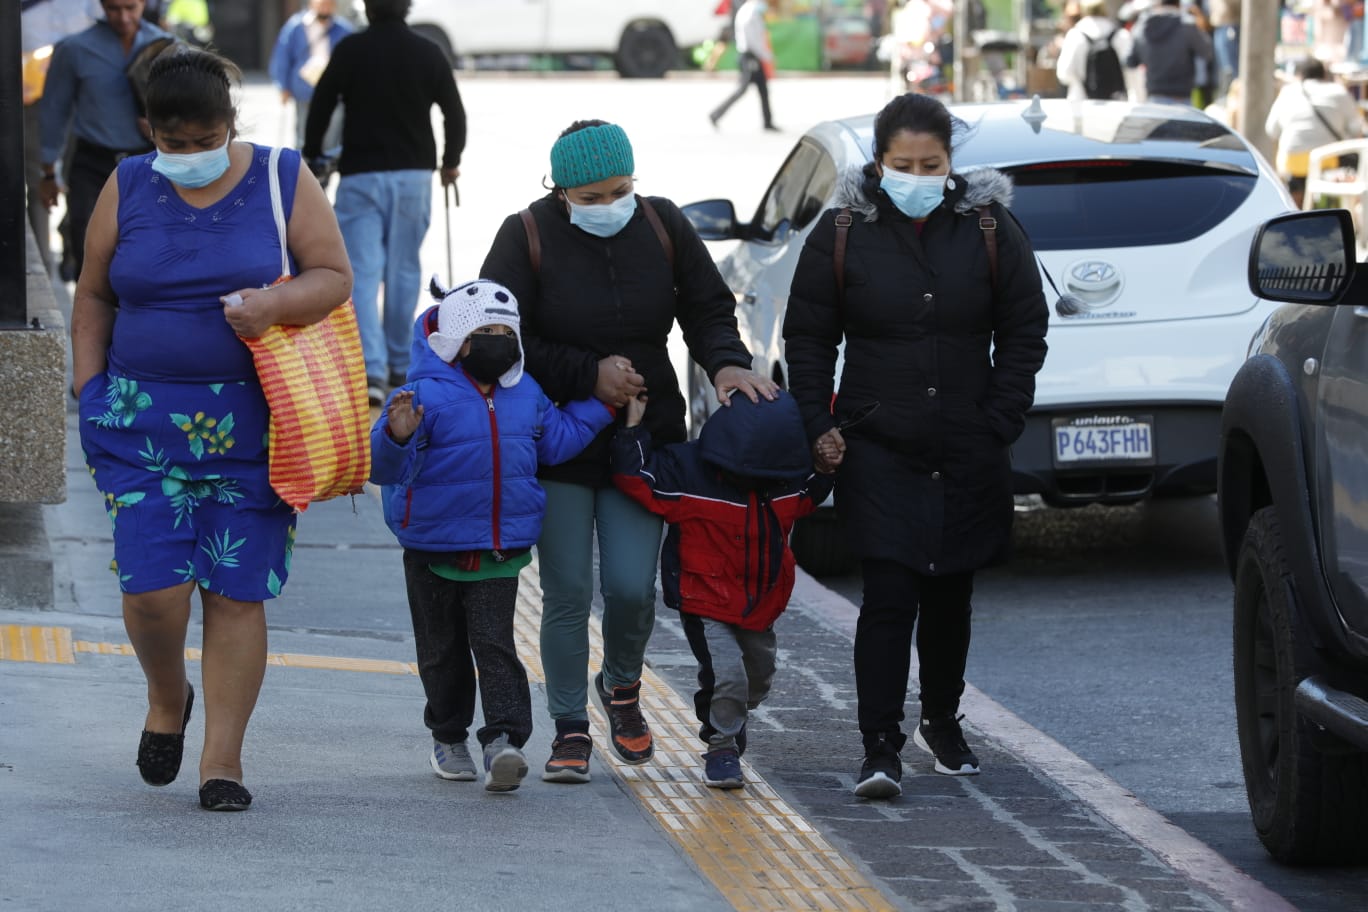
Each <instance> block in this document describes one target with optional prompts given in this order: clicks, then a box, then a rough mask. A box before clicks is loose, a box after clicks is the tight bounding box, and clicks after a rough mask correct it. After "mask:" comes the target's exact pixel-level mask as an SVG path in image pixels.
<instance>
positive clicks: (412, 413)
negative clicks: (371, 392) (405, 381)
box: [385, 390, 423, 446]
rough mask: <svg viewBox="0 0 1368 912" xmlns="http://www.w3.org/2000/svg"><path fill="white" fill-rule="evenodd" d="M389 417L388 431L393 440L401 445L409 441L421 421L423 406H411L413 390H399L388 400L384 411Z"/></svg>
mask: <svg viewBox="0 0 1368 912" xmlns="http://www.w3.org/2000/svg"><path fill="white" fill-rule="evenodd" d="M385 414H386V417H388V418H389V433H390V436H391V437H393V438H394V442H395V443H397V444H399V445H401V446H402V445H403V444H406V443H408V442H409V438H410V437H412V436H413V432H414V431H416V430H418V425H420V424H422V423H423V407H422V406H421V405H420V406H418V408H417V409H414V407H413V390H401V391H400V392H397V393H395V394H394V398H393V399H391V400H390V404H389V409H388V411H387V412H386V413H385Z"/></svg>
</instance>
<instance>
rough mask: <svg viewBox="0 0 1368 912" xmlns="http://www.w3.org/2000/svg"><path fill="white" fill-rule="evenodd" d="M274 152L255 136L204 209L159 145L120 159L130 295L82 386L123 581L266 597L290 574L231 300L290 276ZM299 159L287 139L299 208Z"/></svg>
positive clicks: (119, 260)
mask: <svg viewBox="0 0 1368 912" xmlns="http://www.w3.org/2000/svg"><path fill="white" fill-rule="evenodd" d="M269 151H270V150H269V149H267V148H263V147H261V146H255V147H254V155H253V159H252V164H251V167H250V168H249V169H248V171H247V173H246V175H244V176H243V178H242V180H241V181H240V182H239V183H238V184H237V186H236V187H234V188H233V190H232V191H231V192H229V193H228V195H227V196H225V197H224V198H223V199H222V200H220V201H219V202H218V203H215V204H214V205H212V206H210V207H208V208H205V209H196V208H194V207H192V206H190V205H188V204H187V203H186V202H185V201H184V200H182V199H181V198H180V196H179V195H178V194H177V193H176V190H175V188H173V187H172V186H171V185H170V183H169V182H168V181H167V180H166V179H165V178H164V177H162V176H161V175H159V174H157V173H156V172H155V171H153V170H152V167H151V162H152V159H153V157H154V154H155V153H153V154H149V155H142V156H136V157H132V158H127V159H124V160H123V161H122V162H121V163H120V164H119V168H118V184H119V211H118V221H119V237H118V241H117V244H116V246H115V250H114V257H113V260H112V261H111V263H110V268H109V280H110V285H111V286H112V288H113V289H114V292H115V294H116V295H117V296H118V302H119V307H118V312H117V314H116V316H115V319H114V328H113V336H112V339H111V342H110V347H109V352H108V370H107V371H106V373H105V374H103V375H96V376H95V377H93V378H92V379H91V380H90V382H89V383H87V384H86V385H85V386H84V387H82V389H81V396H80V405H79V414H80V419H81V420H80V426H81V447H82V449H83V450H84V451H85V458H86V465H87V466H88V467H89V468H90V473H91V475H92V476H93V477H94V479H95V485H96V487H97V488H99V490H100V492H101V493H102V494H103V495H104V499H105V509H106V510H107V511H108V513H109V520H110V523H111V525H112V527H113V531H114V562H113V564H112V565H111V568H112V569H113V570H114V573H115V574H116V576H117V577H118V580H119V586H120V588H121V589H122V590H123V591H124V592H129V593H138V592H150V591H155V590H158V589H165V588H168V587H172V586H177V585H181V584H184V583H187V582H194V583H196V584H198V585H199V586H202V587H203V588H205V589H207V590H210V591H212V592H215V593H218V594H220V595H224V596H227V597H228V598H232V599H236V600H239V601H245V602H255V601H262V600H264V599H268V598H273V597H275V596H277V595H279V594H280V590H281V588H282V587H283V586H284V584H285V579H286V577H287V576H288V574H289V570H290V557H291V553H292V551H293V547H294V535H295V514H294V512H293V511H292V510H291V509H290V508H289V506H287V505H286V504H284V503H283V502H282V501H281V500H280V498H279V497H277V496H276V494H275V492H274V491H273V490H272V489H271V485H270V481H269V479H268V469H267V427H268V420H269V412H268V410H267V407H266V400H265V398H264V396H263V395H262V392H261V385H260V384H259V383H258V381H257V377H256V371H255V370H254V369H253V367H252V357H251V353H250V352H249V351H248V349H247V347H246V346H245V345H243V344H242V341H241V340H240V339H239V338H238V337H237V334H236V333H234V332H233V330H232V328H231V327H229V325H228V322H227V321H226V320H225V319H224V317H223V304H222V303H221V302H220V301H219V297H220V296H221V295H224V294H226V293H228V292H229V291H233V290H236V289H239V288H248V287H254V286H255V287H260V286H265V285H269V284H270V283H271V282H273V281H274V280H275V279H276V278H277V277H278V276H279V273H280V244H279V241H278V238H277V233H276V228H275V221H274V218H273V217H272V214H271V194H270V187H269V182H268V170H267V160H268V155H269ZM299 161H300V160H299V155H298V153H296V152H293V151H290V150H284V151H283V152H282V154H281V157H280V161H279V168H280V184H281V194H282V197H283V202H284V204H285V215H286V218H287V219H288V218H289V214H290V211H291V209H292V208H293V202H294V187H295V181H296V179H297V177H298V174H299ZM291 271H293V264H292V266H291Z"/></svg>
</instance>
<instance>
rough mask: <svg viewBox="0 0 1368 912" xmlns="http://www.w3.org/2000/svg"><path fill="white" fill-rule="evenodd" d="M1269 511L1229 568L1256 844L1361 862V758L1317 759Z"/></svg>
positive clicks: (1282, 852)
mask: <svg viewBox="0 0 1368 912" xmlns="http://www.w3.org/2000/svg"><path fill="white" fill-rule="evenodd" d="M1296 593H1297V587H1296V581H1295V580H1294V579H1293V577H1292V573H1291V571H1290V570H1289V568H1288V565H1287V559H1286V557H1285V556H1284V553H1283V543H1282V533H1281V529H1280V526H1279V523H1278V516H1277V513H1276V512H1275V510H1274V508H1273V507H1264V508H1263V509H1261V510H1259V511H1258V512H1256V513H1255V514H1254V516H1253V517H1252V518H1251V519H1250V522H1249V526H1248V528H1247V529H1246V531H1245V537H1244V541H1243V542H1242V543H1241V545H1240V552H1239V557H1238V559H1237V562H1236V569H1235V617H1234V622H1235V623H1234V634H1235V644H1234V653H1235V656H1234V658H1235V719H1236V727H1237V730H1238V732H1239V739H1240V762H1241V764H1242V766H1243V767H1244V778H1245V791H1246V794H1247V795H1248V798H1249V809H1250V811H1251V813H1252V815H1253V818H1254V829H1255V831H1256V832H1257V833H1258V835H1259V840H1260V841H1261V842H1262V843H1263V844H1264V847H1265V848H1266V849H1267V850H1268V852H1269V854H1271V855H1272V856H1273V857H1274V858H1275V859H1277V860H1278V861H1281V862H1283V863H1285V864H1296V865H1313V864H1314V865H1329V864H1351V863H1356V862H1358V861H1362V860H1364V859H1365V858H1368V755H1366V754H1363V753H1361V752H1355V751H1347V750H1345V751H1336V752H1334V753H1328V752H1323V751H1321V750H1318V749H1317V746H1316V744H1315V743H1313V737H1314V735H1313V726H1312V724H1311V723H1310V722H1308V721H1307V720H1306V719H1304V718H1302V717H1301V716H1299V715H1298V713H1297V711H1296V706H1295V703H1294V692H1295V691H1296V687H1297V684H1298V683H1300V681H1301V680H1302V678H1304V677H1305V676H1306V675H1307V674H1309V673H1310V672H1311V671H1312V670H1313V662H1314V658H1313V654H1312V653H1311V652H1310V646H1309V643H1308V642H1307V635H1306V632H1305V630H1304V629H1303V628H1302V627H1301V626H1300V625H1299V623H1298V621H1297V594H1296Z"/></svg>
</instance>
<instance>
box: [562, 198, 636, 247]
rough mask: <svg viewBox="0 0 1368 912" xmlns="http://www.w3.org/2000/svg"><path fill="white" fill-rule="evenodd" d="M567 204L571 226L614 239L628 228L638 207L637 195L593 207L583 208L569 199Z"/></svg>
mask: <svg viewBox="0 0 1368 912" xmlns="http://www.w3.org/2000/svg"><path fill="white" fill-rule="evenodd" d="M566 202H567V203H569V204H570V224H572V225H575V226H576V227H578V228H580V229H582V230H584V231H587V232H589V233H590V234H592V235H595V236H597V237H601V238H608V237H612V236H613V235H615V234H617V233H618V232H619V231H621V230H622V229H623V228H626V227H627V223H628V222H630V221H631V220H632V214H633V213H635V212H636V207H637V204H636V194H635V193H629V194H627V195H626V196H624V197H621V198H619V199H615V200H613V201H612V202H611V203H601V204H598V205H593V206H581V205H579V204H578V203H571V202H570V200H569V199H566Z"/></svg>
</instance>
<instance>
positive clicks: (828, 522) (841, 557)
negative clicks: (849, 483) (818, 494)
mask: <svg viewBox="0 0 1368 912" xmlns="http://www.w3.org/2000/svg"><path fill="white" fill-rule="evenodd" d="M789 545H790V547H792V548H793V559H794V560H795V561H797V562H798V566H800V567H802V568H803V569H804V570H806V571H807V572H808V573H811V574H812V575H813V576H844V575H845V574H847V573H850V572H851V571H852V570H854V569H855V563H856V561H855V555H854V554H852V553H851V552H850V549H849V548H848V547H847V546H846V540H845V536H844V535H842V534H841V524H840V523H839V522H837V520H836V511H835V510H832V509H821V510H818V511H817V512H816V513H813V514H811V515H809V516H805V517H803V518H802V519H800V520H798V522H797V523H796V524H795V525H794V527H793V537H792V538H791V539H790V540H789Z"/></svg>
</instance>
